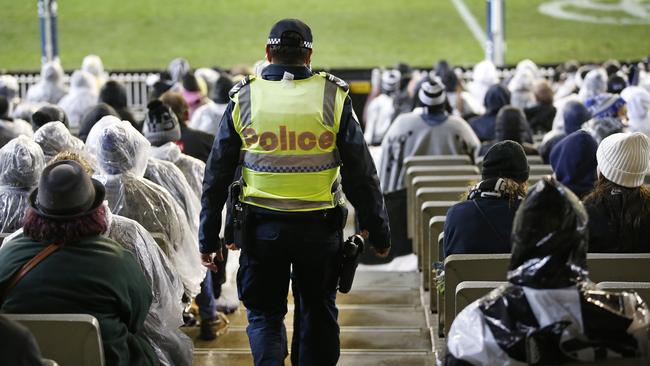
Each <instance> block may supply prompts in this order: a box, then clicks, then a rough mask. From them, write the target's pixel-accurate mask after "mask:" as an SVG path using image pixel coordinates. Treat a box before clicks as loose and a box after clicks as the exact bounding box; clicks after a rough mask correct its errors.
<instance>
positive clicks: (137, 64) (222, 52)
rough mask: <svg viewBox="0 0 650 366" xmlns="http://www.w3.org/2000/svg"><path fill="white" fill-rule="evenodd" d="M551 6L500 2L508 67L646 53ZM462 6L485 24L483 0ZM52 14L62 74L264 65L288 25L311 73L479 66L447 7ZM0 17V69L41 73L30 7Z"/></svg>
mask: <svg viewBox="0 0 650 366" xmlns="http://www.w3.org/2000/svg"><path fill="white" fill-rule="evenodd" d="M548 1H550V0H506V3H507V5H506V6H507V10H506V12H507V22H506V27H507V42H508V53H507V62H508V63H514V62H517V61H518V60H520V59H521V58H524V57H529V58H532V59H533V60H535V61H537V62H538V63H553V62H559V61H563V60H566V59H571V58H573V59H578V60H584V61H587V60H593V61H599V60H605V59H608V58H618V59H638V58H641V57H644V56H646V55H648V54H650V25H648V24H645V25H617V24H614V25H602V24H590V23H580V22H576V21H571V20H559V19H554V18H551V17H549V16H546V15H542V14H540V13H539V12H538V11H537V6H538V5H539V4H540V3H543V2H548ZM592 1H605V0H592ZM638 1H641V2H643V1H646V0H638ZM606 2H609V3H611V2H612V1H606ZM465 3H466V4H467V6H468V7H469V9H470V10H471V12H472V13H473V14H474V16H475V17H476V18H477V20H478V21H479V22H480V23H481V24H483V23H484V22H485V9H484V8H485V0H465ZM58 7H59V43H60V46H59V48H60V55H61V58H62V63H63V66H64V67H65V68H66V69H72V68H77V67H78V66H79V64H80V62H81V59H82V58H83V56H84V55H86V54H88V53H96V54H98V55H100V56H101V57H102V58H103V59H104V62H105V65H106V67H107V68H108V69H150V68H163V67H165V66H166V64H167V63H168V61H169V60H170V59H172V58H174V57H177V56H183V57H186V58H187V59H188V60H189V61H190V63H191V64H192V65H193V66H211V65H220V66H233V65H236V64H252V63H254V62H255V61H256V60H258V59H260V58H262V57H263V52H264V43H265V40H266V36H267V34H268V30H269V29H270V27H271V25H272V24H273V23H274V22H275V21H276V20H278V19H281V18H284V17H297V18H300V19H303V20H304V21H305V22H307V23H308V24H310V25H311V27H312V31H313V33H314V47H315V49H314V56H313V59H312V60H313V64H314V66H315V67H371V66H377V65H392V64H395V63H396V62H398V61H406V62H409V63H411V64H413V65H417V66H429V65H432V64H433V63H434V62H435V61H436V60H438V59H440V58H447V59H449V60H450V61H451V62H453V63H454V64H461V65H462V64H472V63H475V62H477V61H479V60H481V59H482V57H483V51H482V49H481V47H480V45H479V43H478V42H477V41H476V40H475V39H474V37H473V36H472V34H471V32H470V31H469V30H468V28H467V26H466V25H465V23H464V22H463V21H462V19H461V18H460V16H459V15H458V12H457V11H456V9H455V8H454V6H453V5H452V2H451V0H408V1H402V0H374V1H361V0H274V1H263V0H238V1H227V0H182V1H180V0H121V1H120V0H93V1H91V0H59V1H58ZM0 9H1V11H2V21H1V22H0V70H3V69H4V70H36V69H38V68H39V63H40V46H39V29H38V19H37V16H36V0H21V1H16V0H0ZM577 11H581V9H578V10H577ZM585 11H588V10H585Z"/></svg>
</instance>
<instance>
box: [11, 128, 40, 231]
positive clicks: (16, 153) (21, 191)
mask: <svg viewBox="0 0 650 366" xmlns="http://www.w3.org/2000/svg"><path fill="white" fill-rule="evenodd" d="M44 167H45V157H44V156H43V151H42V150H41V148H40V147H39V146H38V144H36V143H35V142H34V141H33V140H32V139H30V138H28V137H26V136H20V137H18V138H15V139H13V140H11V141H10V142H9V143H8V144H6V145H5V146H3V147H2V149H0V233H12V232H14V231H16V230H18V229H20V228H21V227H22V226H23V216H24V215H25V210H26V209H27V207H28V206H29V193H30V192H31V190H32V189H33V188H34V187H36V186H37V185H38V180H39V178H40V176H41V171H42V170H43V168H44Z"/></svg>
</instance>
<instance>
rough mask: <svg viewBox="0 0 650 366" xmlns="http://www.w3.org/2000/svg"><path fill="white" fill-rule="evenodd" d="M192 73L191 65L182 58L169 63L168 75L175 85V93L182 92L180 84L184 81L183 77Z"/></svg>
mask: <svg viewBox="0 0 650 366" xmlns="http://www.w3.org/2000/svg"><path fill="white" fill-rule="evenodd" d="M189 72H190V63H189V62H188V61H187V60H186V59H184V58H181V57H177V58H175V59H173V60H171V61H170V62H169V65H167V73H168V74H169V76H170V78H171V81H172V83H173V84H176V85H175V86H173V87H172V89H174V91H180V88H181V86H180V84H181V82H182V81H183V76H185V75H186V74H187V73H189Z"/></svg>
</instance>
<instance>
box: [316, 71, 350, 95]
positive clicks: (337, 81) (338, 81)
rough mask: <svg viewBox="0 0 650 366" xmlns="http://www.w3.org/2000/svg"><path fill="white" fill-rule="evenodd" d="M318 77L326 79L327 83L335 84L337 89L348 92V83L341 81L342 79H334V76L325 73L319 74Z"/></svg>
mask: <svg viewBox="0 0 650 366" xmlns="http://www.w3.org/2000/svg"><path fill="white" fill-rule="evenodd" d="M319 75H321V76H322V77H324V78H325V79H327V81H329V82H331V83H334V84H336V86H338V87H339V88H341V89H343V90H345V91H346V92H347V91H349V90H350V86H349V85H348V83H346V82H345V81H343V79H341V78H339V77H336V76H334V75H332V74H330V73H327V72H325V71H321V72H319Z"/></svg>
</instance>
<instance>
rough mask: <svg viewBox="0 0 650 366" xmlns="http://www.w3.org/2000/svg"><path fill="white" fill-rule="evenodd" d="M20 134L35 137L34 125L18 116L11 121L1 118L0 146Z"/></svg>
mask: <svg viewBox="0 0 650 366" xmlns="http://www.w3.org/2000/svg"><path fill="white" fill-rule="evenodd" d="M18 136H27V137H30V138H31V137H34V132H33V131H32V125H31V124H29V123H27V122H25V121H23V120H22V119H18V118H15V119H13V120H11V121H9V120H3V119H2V118H0V147H3V146H5V144H7V143H8V142H9V141H11V140H13V139H15V138H16V137H18Z"/></svg>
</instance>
